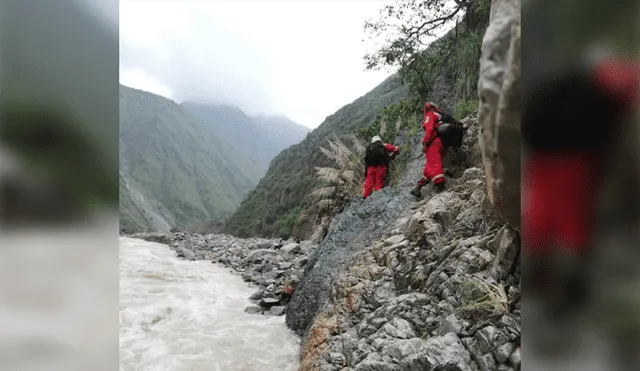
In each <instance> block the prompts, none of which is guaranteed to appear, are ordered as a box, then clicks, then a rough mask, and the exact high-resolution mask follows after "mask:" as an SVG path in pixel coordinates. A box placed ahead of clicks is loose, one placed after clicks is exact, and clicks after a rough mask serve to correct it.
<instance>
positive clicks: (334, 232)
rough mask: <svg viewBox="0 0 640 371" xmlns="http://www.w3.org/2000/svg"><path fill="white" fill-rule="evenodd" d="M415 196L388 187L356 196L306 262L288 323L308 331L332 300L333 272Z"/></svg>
mask: <svg viewBox="0 0 640 371" xmlns="http://www.w3.org/2000/svg"><path fill="white" fill-rule="evenodd" d="M411 201H412V200H411V199H410V198H409V197H406V196H404V195H400V194H398V193H397V192H394V191H393V190H392V189H390V188H384V189H382V190H380V191H378V192H374V193H373V194H372V195H371V196H370V197H369V198H367V199H366V200H356V201H354V202H353V203H352V204H351V205H350V207H349V208H348V209H347V210H346V211H345V212H343V213H342V214H339V215H338V216H336V217H335V218H334V220H333V221H332V223H331V225H330V227H329V231H328V233H327V236H326V237H325V239H324V240H323V241H322V242H321V243H320V244H319V245H318V248H317V250H316V251H315V253H313V254H312V255H311V256H310V258H309V262H308V263H307V264H306V266H305V273H304V279H303V280H302V281H301V283H300V284H299V285H298V288H297V290H296V292H295V293H294V294H293V297H292V299H291V303H290V304H289V310H288V311H287V317H286V323H287V325H288V326H289V327H290V328H291V329H293V330H294V331H295V332H296V333H298V334H299V335H305V333H306V331H307V329H308V327H309V326H310V325H311V322H312V321H313V318H314V317H315V315H316V314H317V313H318V311H319V310H321V309H322V308H323V307H324V305H326V304H327V303H328V293H329V286H330V284H331V274H332V273H334V272H337V271H339V269H340V268H342V267H344V266H345V265H346V264H348V262H349V259H350V257H351V256H353V255H354V254H355V253H356V252H358V251H361V250H363V249H365V248H366V247H367V246H370V245H371V244H372V243H373V241H376V240H377V239H379V238H381V237H383V236H384V234H385V230H384V228H380V227H378V225H379V224H382V225H391V224H393V222H395V220H397V219H398V218H400V217H401V216H402V214H403V213H406V212H407V210H408V209H409V208H408V206H409V205H410V203H411Z"/></svg>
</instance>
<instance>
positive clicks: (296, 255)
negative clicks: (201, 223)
mask: <svg viewBox="0 0 640 371" xmlns="http://www.w3.org/2000/svg"><path fill="white" fill-rule="evenodd" d="M131 237H132V238H139V239H143V240H147V241H152V242H158V243H162V244H166V245H169V246H170V247H171V248H172V249H173V250H175V251H176V253H177V255H178V256H179V257H181V258H183V259H187V260H210V261H211V262H212V263H218V264H222V265H224V266H227V267H230V268H232V269H233V271H234V272H237V273H238V274H241V275H242V278H243V280H244V281H245V282H250V283H253V284H255V285H256V286H257V288H258V290H257V291H256V293H254V294H253V295H252V296H251V297H250V298H249V299H250V300H251V301H252V302H253V303H254V304H255V305H253V306H249V307H247V308H246V309H245V311H246V312H248V313H255V314H269V315H276V316H281V315H284V314H285V312H286V307H287V304H288V303H289V301H290V299H291V296H292V294H293V292H294V290H295V288H296V286H297V285H298V283H299V282H300V280H301V279H302V277H303V274H304V267H305V265H306V264H307V262H308V258H307V256H308V255H309V254H310V253H312V252H313V251H314V249H315V247H316V246H314V245H312V244H310V243H308V242H306V241H303V242H301V243H296V242H291V241H280V240H269V239H240V238H235V237H232V236H227V235H221V234H210V235H206V236H201V235H198V234H187V233H174V234H158V233H141V234H135V235H132V236H131Z"/></svg>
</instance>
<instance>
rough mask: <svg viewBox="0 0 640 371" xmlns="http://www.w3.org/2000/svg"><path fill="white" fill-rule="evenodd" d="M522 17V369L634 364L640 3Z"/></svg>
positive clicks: (639, 316)
mask: <svg viewBox="0 0 640 371" xmlns="http://www.w3.org/2000/svg"><path fill="white" fill-rule="evenodd" d="M522 17H523V18H524V20H523V25H524V26H523V34H524V36H523V39H524V40H525V43H524V48H523V60H522V71H523V87H524V89H523V93H524V102H523V119H522V133H523V145H524V147H523V170H522V172H523V173H522V232H523V233H522V247H523V255H522V256H523V260H522V263H523V279H522V285H523V304H522V306H523V309H522V312H523V316H522V318H523V323H522V334H523V335H522V339H523V340H522V341H523V344H522V354H523V360H522V364H523V369H525V370H547V369H549V370H550V369H563V370H638V369H640V341H638V340H637V339H640V301H638V298H639V297H640V296H638V293H640V290H639V289H640V285H639V284H638V282H640V249H638V246H640V244H639V242H640V239H639V237H640V233H638V231H640V215H639V213H638V212H639V211H640V207H639V206H640V125H638V114H637V111H638V110H637V108H638V107H640V96H639V92H640V60H639V58H638V56H639V55H640V53H639V52H640V30H639V27H640V3H639V2H638V1H628V0H625V1H623V0H612V1H604V2H603V1H596V0H583V1H548V0H530V1H523V8H522ZM525 299H526V300H525Z"/></svg>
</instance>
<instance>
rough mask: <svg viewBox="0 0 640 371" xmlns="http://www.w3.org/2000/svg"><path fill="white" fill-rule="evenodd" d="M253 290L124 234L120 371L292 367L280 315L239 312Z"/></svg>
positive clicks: (293, 342) (294, 361)
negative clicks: (268, 315) (266, 315)
mask: <svg viewBox="0 0 640 371" xmlns="http://www.w3.org/2000/svg"><path fill="white" fill-rule="evenodd" d="M253 292H255V289H252V288H251V287H249V286H248V285H247V284H246V283H245V282H243V281H242V279H241V278H240V276H238V275H234V274H232V273H230V272H229V270H228V269H226V268H223V267H220V266H216V265H214V264H212V263H211V262H209V261H196V262H190V261H185V260H181V259H179V258H177V257H176V254H175V253H174V252H173V251H172V250H171V249H170V248H169V247H168V246H166V245H161V244H156V243H150V242H146V241H141V240H136V239H130V238H126V237H121V238H120V370H121V371H142V370H153V371H182V370H184V371H198V370H202V371H218V370H219V371H259V370H260V371H267V370H273V371H281V370H282V371H288V370H296V369H297V367H298V350H299V340H298V338H297V337H296V336H295V335H294V334H293V333H292V332H291V331H290V330H289V329H287V328H286V326H285V324H284V317H265V316H261V315H250V314H246V313H244V308H245V307H246V306H248V305H250V302H249V300H248V299H247V298H248V297H249V296H250V295H251V294H252V293H253Z"/></svg>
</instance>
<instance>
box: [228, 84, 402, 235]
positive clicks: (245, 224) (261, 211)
mask: <svg viewBox="0 0 640 371" xmlns="http://www.w3.org/2000/svg"><path fill="white" fill-rule="evenodd" d="M405 96H406V89H405V88H404V87H403V86H401V85H400V84H399V83H398V81H397V80H396V78H395V76H392V77H389V78H388V79H386V80H385V81H384V82H382V83H381V84H380V85H378V86H377V87H376V88H375V89H373V90H372V91H370V92H369V93H367V94H365V95H364V96H362V97H360V98H358V99H356V100H355V101H353V102H352V103H350V104H348V105H346V106H344V107H343V108H341V109H340V110H338V111H337V112H336V113H334V114H333V115H331V116H329V117H327V118H326V119H325V121H324V122H323V123H322V124H321V125H320V126H319V127H318V128H317V129H315V130H314V131H313V132H311V133H310V134H309V135H308V136H307V137H306V138H305V139H304V140H303V141H302V142H301V143H299V144H297V145H294V146H292V147H290V148H288V149H286V150H284V151H283V152H281V153H280V154H279V155H278V156H276V158H275V159H273V161H272V164H271V167H270V168H269V171H268V172H267V174H266V175H265V176H264V177H263V178H262V180H261V181H260V183H259V184H258V186H257V187H256V188H255V190H253V191H252V192H251V193H250V194H249V196H248V197H247V199H246V200H244V201H243V202H242V205H241V206H240V207H239V208H238V210H237V211H236V212H235V213H234V215H233V216H232V217H231V219H230V220H229V222H228V224H227V226H226V230H227V231H228V232H229V233H231V234H235V235H237V236H241V237H246V236H253V235H260V236H273V235H277V234H280V233H281V232H282V234H284V235H286V234H287V233H290V225H291V222H290V221H291V220H294V221H295V220H297V218H298V216H299V213H300V211H301V209H302V208H301V205H302V202H303V200H304V198H305V196H306V195H307V194H308V193H309V191H311V189H313V188H314V187H315V186H317V181H316V179H315V175H314V167H315V166H326V165H328V163H327V160H326V159H325V158H324V157H323V156H322V155H321V153H320V152H319V151H318V146H324V145H326V144H327V142H326V141H327V139H330V138H332V136H333V135H341V134H351V133H353V132H354V131H355V130H356V129H359V128H364V127H367V126H368V125H369V124H370V123H371V121H373V119H374V118H375V116H376V114H377V112H378V111H379V110H380V109H382V108H383V107H384V106H386V105H389V104H392V103H395V102H397V101H399V100H400V99H402V98H403V97H405Z"/></svg>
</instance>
